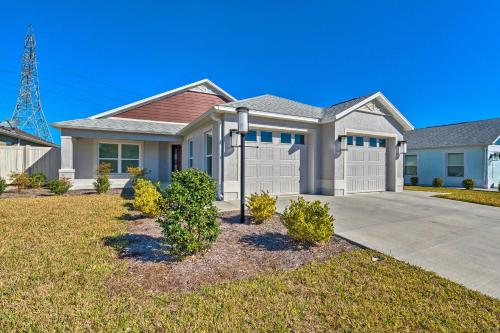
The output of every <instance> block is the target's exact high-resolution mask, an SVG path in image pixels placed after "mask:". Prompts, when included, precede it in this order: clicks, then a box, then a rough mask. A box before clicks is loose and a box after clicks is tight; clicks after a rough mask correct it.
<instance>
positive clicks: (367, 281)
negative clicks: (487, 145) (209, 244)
mask: <svg viewBox="0 0 500 333" xmlns="http://www.w3.org/2000/svg"><path fill="white" fill-rule="evenodd" d="M125 203H126V201H125V200H123V199H122V198H120V197H119V196H114V195H100V196H97V195H86V196H64V197H45V198H30V199H27V198H19V199H5V200H0V262H1V263H2V265H0V331H82V330H85V331H108V332H117V331H125V330H131V331H155V330H160V331H170V332H179V331H333V330H343V331H360V330H361V331H371V332H376V331H384V332H386V331H421V330H424V331H489V332H491V331H495V329H498V327H499V323H498V318H499V316H500V301H499V300H497V299H493V298H490V297H488V296H485V295H482V294H480V293H479V292H475V291H471V290H468V289H466V288H465V287H463V286H461V285H458V284H456V283H453V282H451V281H449V280H446V279H443V278H441V277H439V276H437V275H436V274H433V273H430V272H426V271H424V270H422V269H420V268H417V267H415V266H411V265H409V264H406V263H404V262H401V261H398V260H396V259H393V258H391V257H388V256H383V260H382V261H379V262H373V261H372V260H371V257H372V255H373V254H375V252H373V251H369V250H356V251H352V252H349V253H345V254H342V255H339V256H335V257H332V258H331V259H330V260H328V261H326V262H324V263H313V264H311V265H308V266H305V267H302V268H299V269H297V270H294V271H289V272H282V271H276V272H273V273H267V274H261V275H259V276H256V277H254V278H251V279H248V280H241V281H231V282H226V283H222V284H219V285H215V286H211V287H204V288H201V289H199V290H197V291H194V292H189V293H180V292H170V293H158V292H152V291H146V290H142V289H141V288H140V287H139V286H137V285H135V284H134V282H133V279H132V277H130V276H129V275H128V274H127V270H126V267H125V264H124V261H123V260H121V259H119V258H118V256H117V253H116V251H115V250H114V249H113V248H111V247H110V246H107V245H105V241H104V240H105V239H106V238H108V237H115V236H118V235H121V234H123V233H124V232H125V230H126V229H125V227H126V223H130V222H126V221H123V220H120V219H119V217H120V216H122V215H123V214H125V213H126V211H127V210H126V208H125V206H124V204H125Z"/></svg>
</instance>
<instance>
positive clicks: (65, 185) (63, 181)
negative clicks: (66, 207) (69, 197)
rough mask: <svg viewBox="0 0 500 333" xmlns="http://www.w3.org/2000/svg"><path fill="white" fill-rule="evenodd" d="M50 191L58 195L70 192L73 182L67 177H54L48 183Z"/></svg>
mask: <svg viewBox="0 0 500 333" xmlns="http://www.w3.org/2000/svg"><path fill="white" fill-rule="evenodd" d="M47 187H48V188H49V191H50V192H52V193H54V194H56V195H63V194H64V193H66V192H68V190H69V188H70V187H71V182H70V180H69V179H67V178H59V179H52V180H51V181H49V182H48V183H47Z"/></svg>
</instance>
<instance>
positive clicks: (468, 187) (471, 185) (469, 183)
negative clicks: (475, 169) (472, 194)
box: [462, 178, 474, 190]
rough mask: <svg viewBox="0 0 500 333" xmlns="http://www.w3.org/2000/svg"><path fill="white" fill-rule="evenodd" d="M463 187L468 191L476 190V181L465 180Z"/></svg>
mask: <svg viewBox="0 0 500 333" xmlns="http://www.w3.org/2000/svg"><path fill="white" fill-rule="evenodd" d="M462 185H463V187H464V188H465V189H466V190H472V189H473V188H474V180H472V179H470V178H467V179H464V180H463V181H462Z"/></svg>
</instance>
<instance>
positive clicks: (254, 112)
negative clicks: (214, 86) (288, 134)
mask: <svg viewBox="0 0 500 333" xmlns="http://www.w3.org/2000/svg"><path fill="white" fill-rule="evenodd" d="M215 109H216V110H217V111H220V112H227V113H236V108H235V107H232V106H220V105H217V106H215ZM248 114H249V115H250V116H255V117H262V118H273V119H285V120H293V121H300V122H304V123H313V124H318V123H319V119H317V118H308V117H301V116H292V115H286V114H280V113H274V112H267V111H259V110H252V109H250V111H249V112H248Z"/></svg>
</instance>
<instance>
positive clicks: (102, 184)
mask: <svg viewBox="0 0 500 333" xmlns="http://www.w3.org/2000/svg"><path fill="white" fill-rule="evenodd" d="M110 172H111V164H109V163H101V164H99V166H98V167H97V174H98V176H97V179H96V180H95V182H94V189H95V191H96V192H97V193H98V194H103V193H106V192H108V191H109V187H110V186H111V184H110V183H109V174H110Z"/></svg>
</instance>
